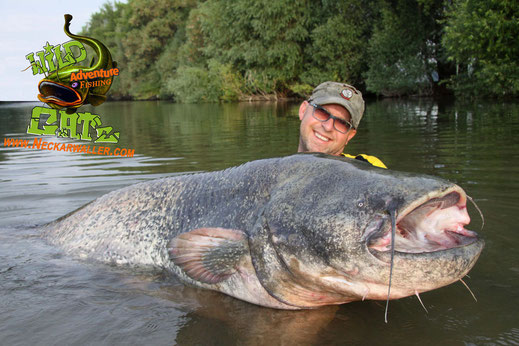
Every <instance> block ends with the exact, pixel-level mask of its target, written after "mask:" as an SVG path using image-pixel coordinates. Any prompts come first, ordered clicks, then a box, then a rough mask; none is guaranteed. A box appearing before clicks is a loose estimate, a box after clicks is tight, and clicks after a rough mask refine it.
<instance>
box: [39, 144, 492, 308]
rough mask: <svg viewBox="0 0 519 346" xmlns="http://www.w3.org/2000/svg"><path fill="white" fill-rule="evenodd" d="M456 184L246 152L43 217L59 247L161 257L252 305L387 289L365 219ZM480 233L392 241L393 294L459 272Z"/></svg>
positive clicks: (439, 282)
mask: <svg viewBox="0 0 519 346" xmlns="http://www.w3.org/2000/svg"><path fill="white" fill-rule="evenodd" d="M458 190H460V191H462V190H461V189H460V188H459V187H457V186H456V185H454V184H452V183H449V182H447V181H445V180H441V179H438V178H434V177H430V176H424V175H416V174H409V173H401V172H395V171H390V170H384V169H379V168H376V167H372V166H370V165H369V164H365V163H363V162H360V161H358V160H353V159H348V158H337V157H332V156H327V155H322V154H297V155H293V156H289V157H283V158H274V159H266V160H259V161H252V162H249V163H246V164H244V165H241V166H238V167H233V168H229V169H226V170H223V171H218V172H210V173H200V174H192V175H183V176H176V177H171V178H165V179H159V180H154V181H149V182H144V183H140V184H136V185H132V186H129V187H126V188H123V189H120V190H116V191H113V192H111V193H108V194H106V195H104V196H102V197H100V198H98V199H96V200H95V201H93V202H91V203H89V204H87V205H85V206H83V207H82V208H80V209H78V210H76V211H74V212H72V213H70V214H68V215H66V216H64V217H62V218H60V219H58V220H56V221H55V222H53V223H50V224H48V225H46V226H45V230H44V236H45V237H46V238H47V239H49V240H50V241H51V242H52V243H54V244H56V245H59V246H61V247H62V248H63V249H64V251H65V252H67V253H69V254H71V255H74V256H79V257H81V258H89V259H94V260H98V261H102V262H106V263H115V264H128V265H136V266H153V267H158V268H165V269H167V270H169V271H171V272H173V273H174V274H175V275H177V276H178V277H179V278H180V279H181V280H183V281H184V282H186V283H188V284H192V285H195V286H198V287H203V288H207V289H212V290H216V291H220V292H223V293H226V294H229V295H231V296H234V297H236V298H239V299H242V300H245V301H249V302H252V303H255V304H258V305H263V306H268V307H274V308H283V309H300V308H312V307H317V306H321V305H328V304H342V303H346V302H350V301H354V300H361V299H364V298H366V299H385V298H386V294H387V283H388V280H389V260H388V259H387V254H385V253H381V254H380V255H377V256H375V255H374V254H373V253H372V252H371V251H370V250H369V249H368V245H367V239H366V230H368V229H370V227H371V226H372V225H373V222H374V220H380V221H377V222H378V223H377V224H381V225H386V226H387V224H388V223H389V218H388V216H387V209H388V206H390V205H391V206H394V207H395V208H397V209H398V210H404V209H405V208H408V207H409V206H410V205H412V204H413V203H416V201H418V200H423V201H425V200H427V199H429V198H433V197H436V196H439V195H441V194H444V193H446V192H449V191H458ZM483 245H484V242H483V241H482V240H480V239H479V238H477V239H475V240H474V241H473V242H472V243H471V244H468V245H465V246H459V247H456V248H453V249H448V250H444V251H436V252H430V253H425V254H420V253H413V254H407V253H396V254H395V264H394V272H393V281H392V288H391V298H392V299H395V298H401V297H405V296H409V295H413V294H415V292H424V291H428V290H431V289H435V288H438V287H442V286H445V285H447V284H450V283H452V282H454V281H457V280H459V279H460V278H461V277H463V276H464V275H466V273H467V272H468V271H469V270H470V269H471V268H472V267H473V265H474V264H475V262H476V260H477V258H478V256H479V254H480V252H481V250H482V248H483Z"/></svg>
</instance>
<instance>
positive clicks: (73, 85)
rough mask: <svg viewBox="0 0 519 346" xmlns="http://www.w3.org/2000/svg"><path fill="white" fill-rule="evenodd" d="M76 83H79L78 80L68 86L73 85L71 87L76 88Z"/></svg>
mask: <svg viewBox="0 0 519 346" xmlns="http://www.w3.org/2000/svg"><path fill="white" fill-rule="evenodd" d="M78 84H79V83H78V82H74V83H72V84H71V85H70V86H71V87H73V88H76V87H77V86H78Z"/></svg>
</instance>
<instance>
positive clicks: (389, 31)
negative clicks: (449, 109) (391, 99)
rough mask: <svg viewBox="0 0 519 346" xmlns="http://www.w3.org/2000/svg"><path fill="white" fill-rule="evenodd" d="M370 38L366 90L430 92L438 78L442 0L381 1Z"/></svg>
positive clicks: (392, 94)
mask: <svg viewBox="0 0 519 346" xmlns="http://www.w3.org/2000/svg"><path fill="white" fill-rule="evenodd" d="M380 8H381V12H380V13H381V19H380V21H379V22H377V23H376V25H375V29H374V32H373V35H372V37H371V39H370V41H369V48H368V49H369V55H370V60H369V68H368V71H367V73H366V74H365V76H366V84H367V89H368V90H370V91H373V92H375V93H377V94H382V95H386V96H395V95H404V94H416V93H419V94H431V93H432V92H433V86H434V85H435V83H436V82H437V81H438V78H435V77H437V76H438V71H439V70H440V69H439V67H438V64H443V61H442V56H441V54H440V40H441V36H440V31H441V27H440V25H439V23H438V20H440V19H441V18H442V13H443V1H440V0H421V1H416V0H398V1H386V0H382V1H381V2H380Z"/></svg>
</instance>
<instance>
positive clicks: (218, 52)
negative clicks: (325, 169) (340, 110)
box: [81, 0, 519, 103]
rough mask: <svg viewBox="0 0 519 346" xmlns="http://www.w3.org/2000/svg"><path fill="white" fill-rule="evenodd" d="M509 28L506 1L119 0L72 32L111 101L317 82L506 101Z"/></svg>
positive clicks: (512, 67) (516, 52)
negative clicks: (109, 80)
mask: <svg viewBox="0 0 519 346" xmlns="http://www.w3.org/2000/svg"><path fill="white" fill-rule="evenodd" d="M518 23H519V2H517V1H515V0H397V1H392V0H371V1H363V0H348V1H343V0H340V1H325V0H322V1H318V2H309V1H303V0H295V1H294V0H292V1H289V0H278V1H266V0H235V1H232V2H229V1H227V0H206V1H195V0H156V1H154V2H153V5H152V6H150V3H149V2H148V1H145V0H128V2H127V3H119V2H114V3H110V2H107V3H105V4H104V5H103V6H102V7H101V9H100V10H99V11H98V12H97V13H94V14H93V15H92V16H91V18H90V21H89V22H88V24H87V25H86V26H85V27H84V28H83V30H82V32H81V34H82V35H86V36H91V37H95V38H96V39H99V40H101V41H102V42H103V43H104V44H105V45H106V46H107V47H108V48H109V49H110V51H111V53H112V56H113V58H114V60H116V61H117V63H118V68H119V69H120V75H119V76H118V77H117V78H115V79H114V83H113V85H112V87H111V90H110V99H112V100H154V99H160V100H174V101H176V102H186V103H193V102H227V101H274V100H279V99H285V98H288V99H298V98H299V99H300V98H305V97H307V96H308V95H309V94H310V93H311V91H312V90H313V88H314V87H315V86H317V85H318V84H320V83H321V82H323V81H326V80H334V81H341V82H346V83H349V84H352V85H355V86H356V87H357V88H359V89H360V90H361V91H362V92H363V94H364V95H366V96H367V97H373V96H377V97H379V96H382V97H402V96H433V97H437V96H439V97H442V96H445V95H455V96H456V97H461V98H468V99H473V98H501V99H502V98H506V99H514V98H517V97H518V96H519V61H518V60H517V57H518V56H519V25H518ZM89 53H91V52H89ZM91 56H94V55H91Z"/></svg>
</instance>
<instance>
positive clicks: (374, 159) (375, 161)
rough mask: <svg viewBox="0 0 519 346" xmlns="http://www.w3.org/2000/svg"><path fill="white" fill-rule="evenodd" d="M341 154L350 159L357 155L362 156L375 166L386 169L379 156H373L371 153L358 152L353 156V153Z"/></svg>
mask: <svg viewBox="0 0 519 346" xmlns="http://www.w3.org/2000/svg"><path fill="white" fill-rule="evenodd" d="M342 156H345V157H349V158H351V159H356V158H357V157H359V156H360V157H361V158H363V159H364V160H366V161H368V162H369V163H371V165H373V166H375V167H380V168H385V169H387V167H386V165H385V164H384V163H383V162H382V161H380V159H379V158H377V157H375V156H372V155H366V154H359V155H357V156H353V155H350V154H344V153H343V154H342Z"/></svg>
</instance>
